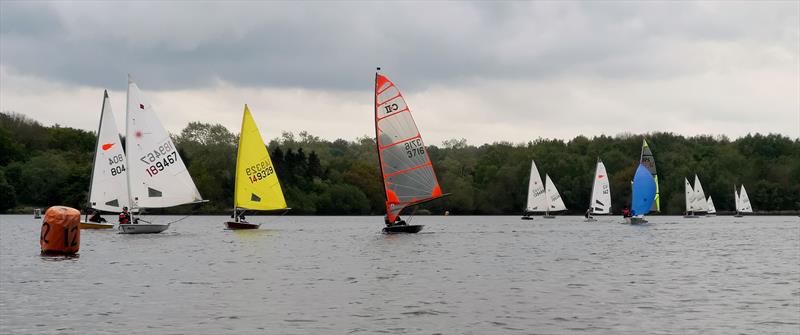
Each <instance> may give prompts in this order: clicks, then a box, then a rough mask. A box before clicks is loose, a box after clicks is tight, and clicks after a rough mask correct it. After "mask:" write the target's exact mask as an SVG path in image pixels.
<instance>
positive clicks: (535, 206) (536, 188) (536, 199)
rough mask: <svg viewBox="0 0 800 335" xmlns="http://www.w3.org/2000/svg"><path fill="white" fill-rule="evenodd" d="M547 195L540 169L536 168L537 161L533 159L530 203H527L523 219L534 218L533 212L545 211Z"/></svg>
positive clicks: (529, 190) (529, 187)
mask: <svg viewBox="0 0 800 335" xmlns="http://www.w3.org/2000/svg"><path fill="white" fill-rule="evenodd" d="M546 197H547V195H546V194H545V191H544V183H542V177H541V176H540V175H539V169H537V168H536V162H535V161H533V160H531V177H530V179H528V203H527V204H526V205H525V212H524V213H523V214H522V219H523V220H533V217H532V216H531V213H534V212H541V211H544V209H545V207H546V203H547V200H546Z"/></svg>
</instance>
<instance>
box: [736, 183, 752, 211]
mask: <svg viewBox="0 0 800 335" xmlns="http://www.w3.org/2000/svg"><path fill="white" fill-rule="evenodd" d="M739 205H740V207H739V211H740V212H742V213H752V212H753V206H751V205H750V197H748V196H747V190H745V189H744V184H742V191H741V192H739Z"/></svg>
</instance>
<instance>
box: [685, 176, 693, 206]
mask: <svg viewBox="0 0 800 335" xmlns="http://www.w3.org/2000/svg"><path fill="white" fill-rule="evenodd" d="M683 183H684V187H685V192H684V194H685V200H686V212H687V213H689V212H692V211H694V205H693V204H694V188H692V184H689V179H686V178H683Z"/></svg>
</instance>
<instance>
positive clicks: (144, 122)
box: [119, 75, 205, 234]
mask: <svg viewBox="0 0 800 335" xmlns="http://www.w3.org/2000/svg"><path fill="white" fill-rule="evenodd" d="M126 114H127V115H126V116H127V117H126V122H125V126H126V133H125V138H126V142H125V149H126V150H125V152H126V153H127V155H126V156H125V159H126V162H127V163H126V165H127V167H128V174H127V176H128V178H127V180H128V199H129V200H128V202H129V203H130V204H131V212H133V211H136V210H142V209H146V208H166V207H173V206H178V205H184V204H192V203H199V202H205V200H203V198H202V197H201V196H200V192H199V191H197V187H196V186H195V185H194V181H192V176H190V175H189V171H188V170H187V169H186V165H184V164H183V160H182V159H181V156H180V155H179V154H178V149H177V148H176V147H175V143H173V142H172V139H171V138H170V136H169V133H168V132H167V130H166V129H164V126H163V125H162V124H161V122H160V121H159V120H158V117H157V116H156V114H155V111H154V110H153V106H151V105H150V103H149V102H147V101H146V100H145V98H144V95H143V94H142V92H141V91H140V90H139V87H138V86H137V85H136V83H134V82H133V79H131V77H130V75H129V76H128V105H127V109H126ZM131 215H132V216H133V214H131ZM137 221H144V220H139V219H138V218H133V217H132V220H131V223H129V224H121V225H119V231H120V233H123V234H153V233H160V232H163V231H165V230H167V228H169V225H170V224H171V223H172V222H170V223H165V224H157V223H146V224H140V223H137Z"/></svg>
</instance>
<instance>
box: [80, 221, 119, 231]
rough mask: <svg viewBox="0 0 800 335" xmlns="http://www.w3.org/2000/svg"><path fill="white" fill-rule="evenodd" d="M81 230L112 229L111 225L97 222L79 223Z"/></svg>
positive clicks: (112, 225)
mask: <svg viewBox="0 0 800 335" xmlns="http://www.w3.org/2000/svg"><path fill="white" fill-rule="evenodd" d="M80 227H81V229H111V228H114V224H113V223H107V222H105V223H98V222H83V221H81V225H80Z"/></svg>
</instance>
